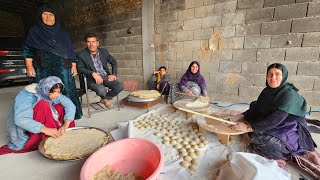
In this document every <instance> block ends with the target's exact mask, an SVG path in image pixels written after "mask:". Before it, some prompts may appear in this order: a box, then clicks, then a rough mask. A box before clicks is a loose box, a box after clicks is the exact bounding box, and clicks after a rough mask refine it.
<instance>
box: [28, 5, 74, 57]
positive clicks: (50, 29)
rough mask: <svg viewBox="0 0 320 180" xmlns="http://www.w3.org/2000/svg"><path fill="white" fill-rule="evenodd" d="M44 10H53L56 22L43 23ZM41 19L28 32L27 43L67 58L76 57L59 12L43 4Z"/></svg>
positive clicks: (40, 12) (40, 13) (40, 11)
mask: <svg viewBox="0 0 320 180" xmlns="http://www.w3.org/2000/svg"><path fill="white" fill-rule="evenodd" d="M43 12H51V13H52V14H54V16H55V24H54V25H53V26H47V25H45V24H44V23H43V21H42V18H41V15H42V13H43ZM39 16H40V17H39V18H40V19H39V21H38V23H37V24H36V25H34V26H33V27H32V28H31V29H30V30H29V33H28V36H27V39H26V42H25V44H26V45H27V46H30V47H33V48H35V49H42V50H46V51H49V52H51V53H53V54H55V55H57V56H60V57H63V58H65V59H73V58H75V57H76V54H75V52H74V49H73V47H72V44H71V40H70V38H69V36H68V34H67V33H66V32H65V31H64V30H62V29H60V23H59V20H58V16H57V13H56V12H55V11H54V10H53V9H52V8H50V7H48V6H42V7H41V8H40V9H39Z"/></svg>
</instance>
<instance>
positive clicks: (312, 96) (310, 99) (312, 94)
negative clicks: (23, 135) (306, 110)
mask: <svg viewBox="0 0 320 180" xmlns="http://www.w3.org/2000/svg"><path fill="white" fill-rule="evenodd" d="M300 94H301V95H302V96H303V97H304V98H305V100H306V101H307V103H308V105H312V106H320V92H319V91H301V92H300Z"/></svg>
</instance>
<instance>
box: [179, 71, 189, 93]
mask: <svg viewBox="0 0 320 180" xmlns="http://www.w3.org/2000/svg"><path fill="white" fill-rule="evenodd" d="M187 82H188V77H187V74H184V75H183V76H182V78H181V81H180V83H179V88H180V90H181V91H183V92H185V90H186V89H187Z"/></svg>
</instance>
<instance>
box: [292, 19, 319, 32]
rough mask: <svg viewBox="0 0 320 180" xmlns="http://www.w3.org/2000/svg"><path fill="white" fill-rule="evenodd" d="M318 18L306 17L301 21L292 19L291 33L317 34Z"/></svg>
mask: <svg viewBox="0 0 320 180" xmlns="http://www.w3.org/2000/svg"><path fill="white" fill-rule="evenodd" d="M319 31H320V17H307V18H302V19H294V20H293V22H292V29H291V33H299V32H319Z"/></svg>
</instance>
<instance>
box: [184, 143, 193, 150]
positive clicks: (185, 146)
mask: <svg viewBox="0 0 320 180" xmlns="http://www.w3.org/2000/svg"><path fill="white" fill-rule="evenodd" d="M183 147H184V148H185V149H188V148H191V146H190V144H185V145H184V146H183Z"/></svg>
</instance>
